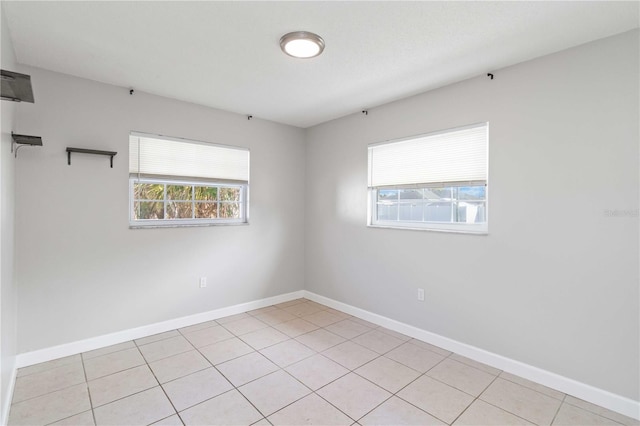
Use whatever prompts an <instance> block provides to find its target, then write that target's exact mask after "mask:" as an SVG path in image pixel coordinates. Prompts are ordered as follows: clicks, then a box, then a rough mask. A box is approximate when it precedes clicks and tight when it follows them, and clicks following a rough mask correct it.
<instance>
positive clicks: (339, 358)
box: [322, 341, 378, 370]
mask: <svg viewBox="0 0 640 426" xmlns="http://www.w3.org/2000/svg"><path fill="white" fill-rule="evenodd" d="M322 354H323V355H324V356H326V357H327V358H330V359H332V360H334V361H335V362H337V363H338V364H340V365H342V366H344V367H347V368H348V369H349V370H355V369H356V368H358V367H360V366H361V365H363V364H365V363H367V362H369V361H371V360H372V359H375V358H377V357H378V354H377V353H375V352H373V351H372V350H369V349H367V348H365V347H363V346H360V345H358V344H355V343H353V342H351V341H347V342H344V343H341V344H339V345H337V346H334V347H332V348H329V349H327V350H326V351H324V352H323V353H322Z"/></svg>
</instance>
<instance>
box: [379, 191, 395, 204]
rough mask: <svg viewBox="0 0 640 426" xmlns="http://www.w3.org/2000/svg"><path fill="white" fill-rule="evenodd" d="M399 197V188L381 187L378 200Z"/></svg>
mask: <svg viewBox="0 0 640 426" xmlns="http://www.w3.org/2000/svg"><path fill="white" fill-rule="evenodd" d="M397 199H398V190H397V189H381V190H379V191H378V200H380V201H382V200H397Z"/></svg>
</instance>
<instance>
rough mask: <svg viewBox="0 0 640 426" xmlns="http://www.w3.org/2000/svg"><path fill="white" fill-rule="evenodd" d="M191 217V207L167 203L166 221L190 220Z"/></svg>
mask: <svg viewBox="0 0 640 426" xmlns="http://www.w3.org/2000/svg"><path fill="white" fill-rule="evenodd" d="M192 217H193V205H192V204H191V202H187V203H176V202H173V203H168V204H167V219H191V218H192Z"/></svg>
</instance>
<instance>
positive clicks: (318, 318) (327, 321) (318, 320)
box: [303, 311, 343, 327]
mask: <svg viewBox="0 0 640 426" xmlns="http://www.w3.org/2000/svg"><path fill="white" fill-rule="evenodd" d="M303 318H304V320H305V321H309V322H310V323H312V324H315V325H317V326H318V327H326V326H328V325H331V324H333V323H336V322H338V321H342V320H343V317H341V316H339V315H335V314H332V313H331V312H327V311H318V312H316V313H313V314H311V315H305V316H304V317H303Z"/></svg>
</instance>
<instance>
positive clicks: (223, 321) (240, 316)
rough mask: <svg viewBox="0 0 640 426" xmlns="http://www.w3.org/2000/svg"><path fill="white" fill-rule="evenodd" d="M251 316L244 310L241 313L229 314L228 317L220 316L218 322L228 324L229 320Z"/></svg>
mask: <svg viewBox="0 0 640 426" xmlns="http://www.w3.org/2000/svg"><path fill="white" fill-rule="evenodd" d="M250 317H251V315H249V314H247V313H246V312H242V313H240V314H235V315H229V316H226V317H222V318H218V319H217V320H216V322H217V323H218V324H226V323H228V322H233V321H238V320H241V319H247V318H250Z"/></svg>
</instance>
